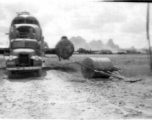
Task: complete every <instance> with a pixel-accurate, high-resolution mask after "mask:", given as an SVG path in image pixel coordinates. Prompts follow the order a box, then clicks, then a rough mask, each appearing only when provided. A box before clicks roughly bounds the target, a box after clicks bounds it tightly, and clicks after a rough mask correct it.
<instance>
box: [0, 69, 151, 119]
mask: <svg viewBox="0 0 152 120" xmlns="http://www.w3.org/2000/svg"><path fill="white" fill-rule="evenodd" d="M26 76H27V75H25V76H24V77H23V78H18V79H11V80H10V79H8V78H7V75H6V72H5V70H2V69H1V71H0V78H1V81H0V93H1V94H0V118H1V119H2V118H5V119H6V118H11V119H16V118H24V119H29V118H33V119H40V118H42V119H80V118H83V119H129V118H132V119H140V118H142V119H148V118H149V119H152V79H151V78H148V77H147V78H145V79H144V80H141V81H138V82H124V81H122V80H121V81H120V80H118V79H114V78H111V79H103V80H102V79H100V80H99V79H94V80H87V79H84V78H79V77H77V76H73V75H72V74H71V73H67V72H64V71H60V70H54V69H48V70H45V69H44V70H43V76H42V77H40V78H37V77H34V76H32V75H31V76H28V77H26Z"/></svg>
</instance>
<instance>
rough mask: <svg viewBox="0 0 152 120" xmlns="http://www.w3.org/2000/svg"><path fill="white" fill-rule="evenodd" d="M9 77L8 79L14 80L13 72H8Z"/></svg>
mask: <svg viewBox="0 0 152 120" xmlns="http://www.w3.org/2000/svg"><path fill="white" fill-rule="evenodd" d="M7 75H8V78H9V79H11V78H13V74H12V71H7Z"/></svg>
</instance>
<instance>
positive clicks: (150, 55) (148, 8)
mask: <svg viewBox="0 0 152 120" xmlns="http://www.w3.org/2000/svg"><path fill="white" fill-rule="evenodd" d="M149 10H150V6H149V3H147V27H146V28H147V40H148V44H149V59H150V69H151V71H152V52H151V43H150V35H149V26H150V23H149V18H150V17H149V16H150V15H149Z"/></svg>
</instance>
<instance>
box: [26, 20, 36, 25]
mask: <svg viewBox="0 0 152 120" xmlns="http://www.w3.org/2000/svg"><path fill="white" fill-rule="evenodd" d="M26 23H29V24H34V22H33V20H30V19H26Z"/></svg>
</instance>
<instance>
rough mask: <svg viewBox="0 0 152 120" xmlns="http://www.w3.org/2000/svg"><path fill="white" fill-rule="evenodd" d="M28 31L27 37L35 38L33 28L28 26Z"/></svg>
mask: <svg viewBox="0 0 152 120" xmlns="http://www.w3.org/2000/svg"><path fill="white" fill-rule="evenodd" d="M29 31H30V32H29V34H28V38H30V39H35V33H34V30H33V28H30V30H29Z"/></svg>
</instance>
